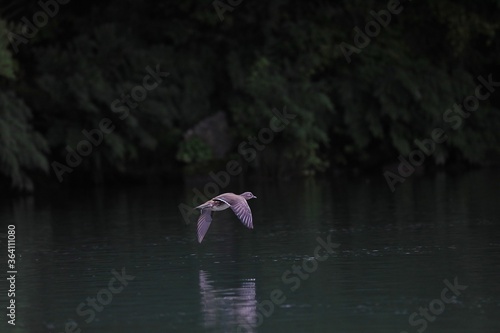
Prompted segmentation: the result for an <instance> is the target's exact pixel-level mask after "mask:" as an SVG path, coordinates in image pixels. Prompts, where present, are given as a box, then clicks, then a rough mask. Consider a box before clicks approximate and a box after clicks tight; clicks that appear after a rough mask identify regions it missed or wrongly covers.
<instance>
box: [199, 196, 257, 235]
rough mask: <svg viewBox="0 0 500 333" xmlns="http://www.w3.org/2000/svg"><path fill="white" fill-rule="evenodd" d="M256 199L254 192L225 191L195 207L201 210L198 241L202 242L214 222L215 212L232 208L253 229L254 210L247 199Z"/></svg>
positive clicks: (246, 225)
mask: <svg viewBox="0 0 500 333" xmlns="http://www.w3.org/2000/svg"><path fill="white" fill-rule="evenodd" d="M254 198H255V199H256V198H257V197H256V196H255V195H253V193H252V192H243V193H241V194H234V193H223V194H220V195H218V196H216V197H214V198H212V199H210V200H208V201H207V202H205V203H203V204H201V205H199V206H197V207H195V209H199V210H200V217H199V218H198V242H199V243H201V242H202V241H203V238H204V237H205V234H206V233H207V231H208V228H209V227H210V224H211V223H212V218H213V214H214V212H218V211H221V210H225V209H228V208H231V209H232V210H233V212H234V214H236V216H237V217H238V218H239V219H240V221H241V223H243V225H244V226H245V227H247V228H249V229H253V219H252V210H251V209H250V206H249V205H248V203H247V200H250V199H254Z"/></svg>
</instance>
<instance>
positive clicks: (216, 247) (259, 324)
mask: <svg viewBox="0 0 500 333" xmlns="http://www.w3.org/2000/svg"><path fill="white" fill-rule="evenodd" d="M229 190H231V191H235V192H241V191H245V190H250V191H252V192H254V194H256V195H257V197H258V199H254V200H252V201H250V202H249V203H250V206H251V208H252V211H253V215H254V225H255V229H254V230H248V229H246V228H245V227H244V226H243V225H242V224H241V223H239V222H238V221H237V219H236V218H235V216H234V215H233V214H232V213H231V212H230V211H226V212H221V213H217V216H216V219H215V221H214V223H213V224H212V226H211V229H210V230H209V231H208V233H207V236H206V237H205V240H204V242H203V243H202V244H201V245H200V244H198V243H197V241H196V235H195V230H196V229H195V223H194V222H195V221H196V217H195V216H193V217H192V223H191V224H186V223H184V221H183V219H182V216H181V214H180V212H179V209H178V204H179V203H181V202H183V203H186V204H188V205H191V199H192V196H193V192H192V186H185V187H183V188H178V187H169V186H163V187H155V188H151V187H137V188H131V189H128V190H124V189H105V190H103V189H100V190H91V191H88V190H81V191H72V192H70V193H58V194H52V195H43V196H34V197H27V198H20V199H15V200H13V202H4V203H3V204H2V206H1V207H0V226H1V228H2V229H1V230H0V231H1V232H6V230H7V225H9V224H14V225H15V226H16V235H17V255H18V267H17V268H18V275H17V281H16V286H17V287H16V288H17V290H16V303H17V313H16V315H17V321H16V323H17V325H16V326H15V328H12V327H10V325H7V324H6V323H5V322H4V323H2V326H4V327H8V328H9V332H64V331H65V326H68V327H70V330H69V331H71V330H75V332H78V331H77V329H81V331H82V332H108V333H109V332H122V333H123V332H125V333H126V332H287V333H294V332H346V333H348V332H352V333H355V332H356V333H357V332H384V333H385V332H395V333H396V332H402V331H407V332H418V330H420V331H421V332H423V331H426V332H450V333H451V332H454V333H456V332H492V333H493V332H495V333H498V332H499V331H500V319H499V317H498V313H499V311H500V283H499V282H498V281H499V276H500V238H499V236H500V228H499V225H500V224H499V223H500V221H499V216H500V205H499V202H500V201H499V200H498V199H499V197H500V196H499V194H500V177H499V176H498V175H497V174H496V173H494V172H488V171H481V172H472V173H468V174H465V175H462V176H459V177H452V176H445V175H437V176H435V177H429V178H418V177H415V178H414V179H409V180H407V181H406V182H405V183H404V184H401V185H400V186H399V187H398V188H397V191H396V192H395V193H391V192H390V190H389V189H388V187H387V185H386V184H385V183H384V180H383V177H382V176H380V177H379V178H376V179H357V180H349V179H342V180H333V181H330V180H320V179H316V180H314V179H306V180H300V181H294V182H286V183H268V182H262V183H256V182H247V183H244V182H240V183H238V184H235V186H234V187H232V188H230V189H229ZM318 238H319V239H321V240H322V241H324V242H327V239H328V238H330V240H331V242H334V243H335V244H337V245H338V246H337V247H336V248H335V249H334V251H333V252H332V253H328V252H326V251H325V250H323V249H321V250H320V252H317V253H319V254H320V255H322V256H323V257H322V259H323V261H319V260H316V259H315V250H316V248H317V247H318V246H319V244H320V242H319V241H318ZM0 242H1V248H2V252H4V253H6V245H5V238H0ZM326 254H328V256H326ZM294 265H295V266H297V267H299V268H300V269H301V271H300V272H299V273H293V270H294V268H293V267H294ZM302 267H304V268H302ZM304 269H307V270H309V273H307V272H306V271H304ZM122 273H125V274H126V275H127V276H128V280H127V279H125V282H124V283H120V282H119V281H118V280H113V281H112V279H116V276H117V275H121V274H122ZM455 279H456V281H457V283H458V284H459V285H462V286H467V287H466V289H462V290H461V291H458V295H457V294H454V293H453V292H451V291H445V292H444V295H445V296H444V297H445V299H446V301H447V302H444V301H443V298H442V293H443V289H445V288H446V287H447V284H446V282H445V280H448V281H449V282H450V283H452V284H453V283H454V280H455ZM110 286H111V287H110ZM6 287H7V285H6V283H4V282H2V283H1V284H0V291H1V294H2V308H4V309H5V305H6V303H5V301H6V298H5V296H4V295H6ZM110 288H114V289H113V290H114V292H111V291H110V290H111V289H110ZM462 288H465V287H462ZM118 290H119V291H118ZM110 295H111V298H109V297H110ZM93 299H95V300H94V301H95V302H97V303H96V308H93V307H92V306H91V305H90V304H91V303H89V302H92V300H93ZM273 300H274V301H276V303H273ZM99 301H101V302H102V303H106V304H104V305H103V304H101V303H99ZM429 307H431V309H430V310H428V312H427V314H426V315H424V314H422V313H420V314H419V311H420V309H421V308H422V309H423V311H426V310H425V309H426V308H427V309H428V308H429ZM78 309H79V311H78ZM431 310H432V311H431ZM4 311H5V310H4ZM415 312H416V313H417V314H416V315H413V325H412V324H410V322H409V319H410V318H411V317H412V314H413V313H415ZM433 313H434V314H433ZM2 316H5V314H3V315H2ZM87 321H88V322H87ZM3 331H5V330H4V329H2V332H3Z"/></svg>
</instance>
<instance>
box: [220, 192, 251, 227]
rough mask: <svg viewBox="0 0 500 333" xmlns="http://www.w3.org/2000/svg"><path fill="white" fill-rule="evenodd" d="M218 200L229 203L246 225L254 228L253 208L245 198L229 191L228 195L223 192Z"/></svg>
mask: <svg viewBox="0 0 500 333" xmlns="http://www.w3.org/2000/svg"><path fill="white" fill-rule="evenodd" d="M217 200H220V201H223V202H225V203H227V204H228V205H229V207H231V209H232V210H233V212H234V213H235V214H236V216H238V218H239V219H240V221H241V222H242V223H243V224H244V225H245V227H247V228H249V229H253V222H252V210H251V209H250V206H248V203H247V201H246V200H245V198H243V197H241V196H239V195H235V194H232V193H227V194H226V195H224V194H223V195H220V196H218V197H217Z"/></svg>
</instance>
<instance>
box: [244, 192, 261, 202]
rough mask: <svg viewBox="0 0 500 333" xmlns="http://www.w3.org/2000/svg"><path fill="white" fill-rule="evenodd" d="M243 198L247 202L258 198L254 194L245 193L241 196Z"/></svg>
mask: <svg viewBox="0 0 500 333" xmlns="http://www.w3.org/2000/svg"><path fill="white" fill-rule="evenodd" d="M240 195H241V196H242V197H243V198H245V199H246V200H250V199H253V198H255V199H257V197H256V196H255V195H253V193H252V192H244V193H241V194H240Z"/></svg>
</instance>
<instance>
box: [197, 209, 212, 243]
mask: <svg viewBox="0 0 500 333" xmlns="http://www.w3.org/2000/svg"><path fill="white" fill-rule="evenodd" d="M210 223H212V212H211V211H210V210H208V209H205V210H203V209H202V210H201V215H200V217H199V218H198V242H200V243H201V241H202V240H203V237H205V234H206V233H207V230H208V228H209V227H210Z"/></svg>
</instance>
